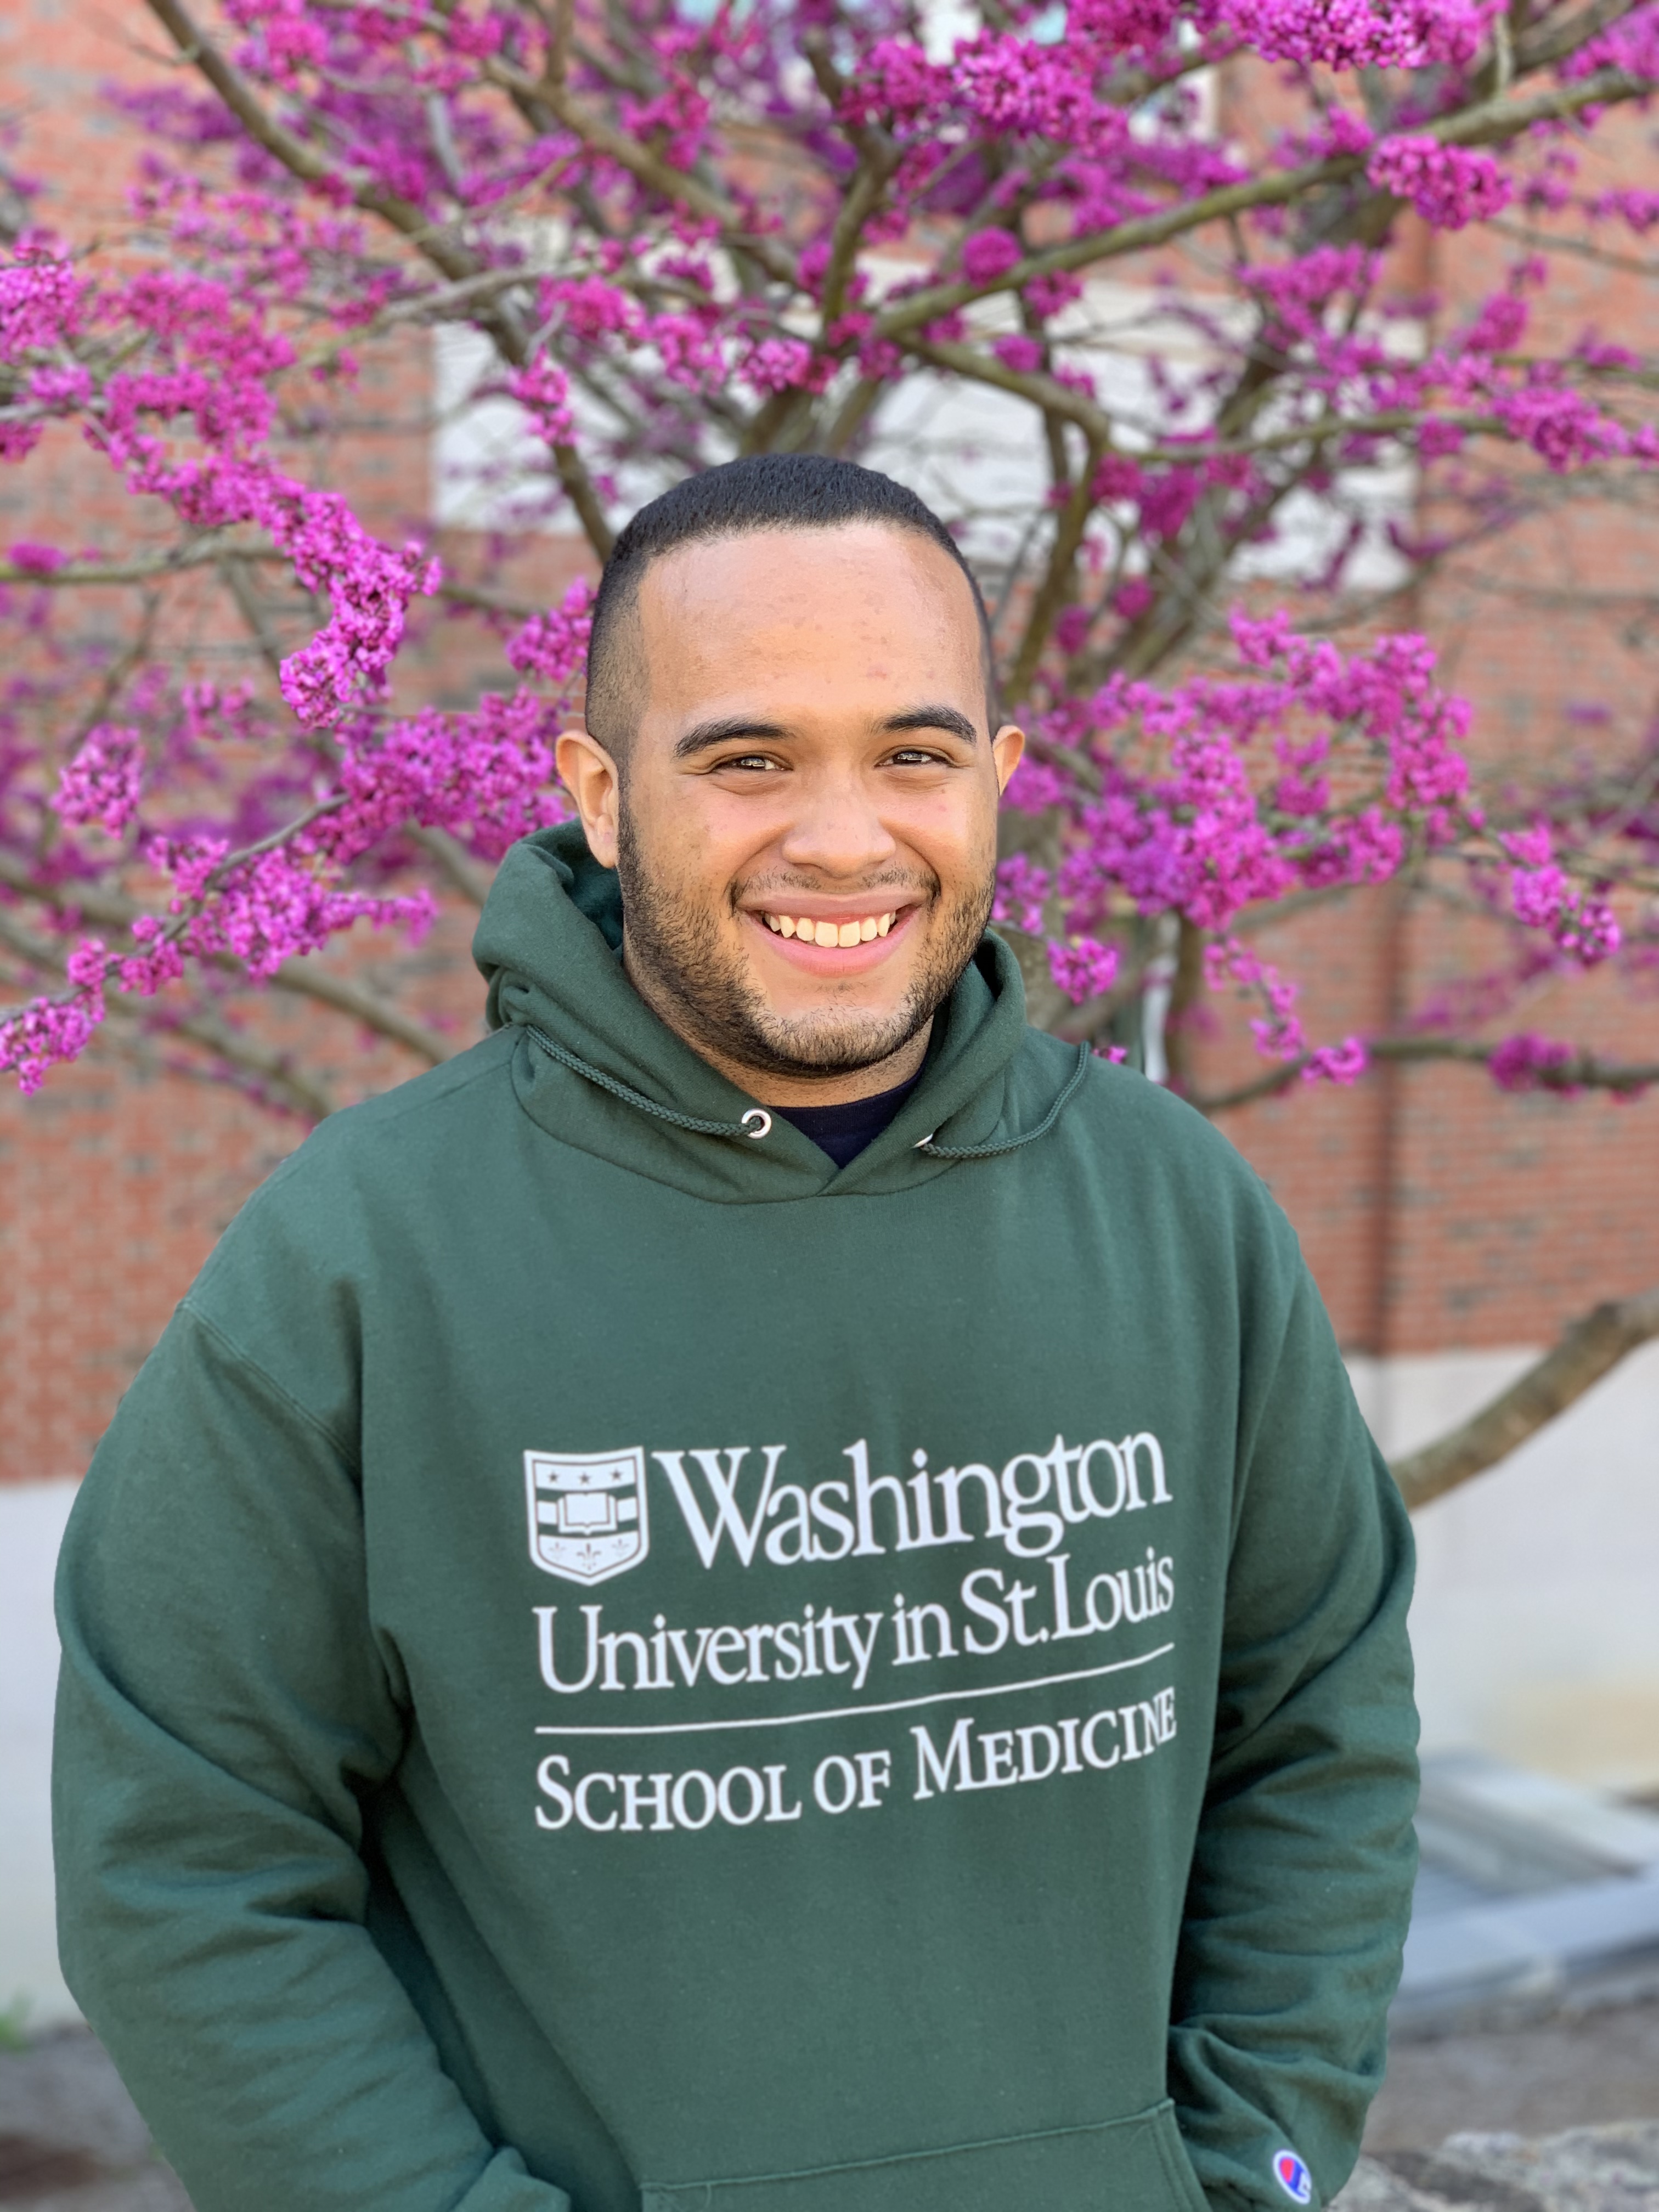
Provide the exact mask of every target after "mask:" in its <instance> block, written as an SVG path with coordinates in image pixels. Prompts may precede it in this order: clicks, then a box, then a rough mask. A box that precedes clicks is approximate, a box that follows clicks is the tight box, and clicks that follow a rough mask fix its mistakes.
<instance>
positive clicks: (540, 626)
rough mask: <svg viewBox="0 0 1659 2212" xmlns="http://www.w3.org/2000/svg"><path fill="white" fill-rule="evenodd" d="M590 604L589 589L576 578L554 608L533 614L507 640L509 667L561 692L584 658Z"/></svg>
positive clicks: (590, 625) (590, 628) (582, 578)
mask: <svg viewBox="0 0 1659 2212" xmlns="http://www.w3.org/2000/svg"><path fill="white" fill-rule="evenodd" d="M592 605H593V592H592V586H591V585H590V584H589V583H588V581H587V580H586V577H585V576H579V577H578V578H577V579H576V580H575V582H574V584H572V585H571V586H569V588H568V591H567V592H565V595H564V598H563V599H562V601H561V602H560V604H559V605H557V606H556V607H550V608H549V610H548V611H547V612H546V613H545V614H542V615H532V617H530V620H529V621H528V622H527V623H526V624H525V625H524V627H523V629H520V630H517V631H515V632H514V633H513V635H512V636H511V637H510V638H509V639H508V640H507V660H508V662H509V663H510V665H512V666H513V667H514V668H516V669H517V670H518V671H519V673H520V675H521V676H537V677H539V678H541V680H542V682H543V683H544V684H553V685H554V686H555V687H556V688H557V689H559V690H562V689H563V688H564V687H565V686H566V685H567V684H569V683H570V682H571V681H572V679H573V678H574V677H575V676H576V674H577V673H578V671H580V668H581V665H582V664H583V662H584V660H585V659H586V657H587V640H588V634H589V632H590V631H591V630H592V627H593V619H592Z"/></svg>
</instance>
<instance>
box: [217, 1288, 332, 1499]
mask: <svg viewBox="0 0 1659 2212" xmlns="http://www.w3.org/2000/svg"><path fill="white" fill-rule="evenodd" d="M179 1310H180V1312H182V1313H187V1314H188V1315H189V1316H190V1317H191V1321H193V1322H195V1323H196V1325H197V1328H201V1329H204V1330H205V1331H206V1333H207V1334H208V1335H210V1336H212V1337H216V1338H217V1340H218V1341H219V1342H220V1343H221V1344H222V1346H224V1348H225V1350H226V1351H227V1352H228V1353H229V1354H230V1356H231V1358H233V1359H234V1361H235V1362H236V1364H238V1366H240V1367H246V1369H247V1370H248V1371H249V1372H250V1374H253V1375H257V1376H258V1378H259V1380H260V1381H261V1382H262V1383H264V1386H265V1388H266V1389H267V1390H269V1391H270V1394H271V1395H272V1396H273V1397H275V1398H280V1399H281V1400H282V1401H283V1405H285V1406H286V1407H288V1409H289V1412H290V1413H295V1414H297V1415H298V1417H299V1418H300V1419H301V1420H302V1421H303V1422H304V1423H305V1425H306V1426H307V1428H308V1429H313V1430H314V1431H316V1433H317V1434H318V1435H319V1437H321V1438H322V1439H323V1441H324V1443H325V1444H327V1445H328V1447H329V1449H330V1450H331V1451H332V1452H334V1453H335V1454H337V1456H338V1457H339V1458H340V1459H341V1460H342V1461H343V1462H344V1464H345V1465H346V1466H347V1467H348V1468H350V1469H351V1471H352V1473H353V1474H356V1473H357V1472H358V1471H359V1469H358V1464H357V1455H356V1453H355V1452H354V1451H353V1450H352V1449H351V1448H350V1446H349V1444H346V1443H342V1441H341V1440H340V1438H339V1437H337V1436H336V1435H335V1433H334V1431H333V1430H332V1429H331V1428H330V1427H329V1425H328V1423H327V1422H326V1421H325V1420H324V1419H321V1417H320V1416H319V1415H318V1414H316V1413H313V1412H312V1410H311V1408H310V1407H309V1406H307V1405H305V1404H302V1403H301V1401H300V1400H299V1399H298V1398H296V1397H295V1395H294V1393H293V1392H292V1391H291V1390H290V1389H288V1387H287V1386H286V1384H284V1383H279V1382H278V1381H277V1379H276V1376H274V1375H273V1374H272V1373H271V1372H270V1369H269V1368H268V1367H265V1366H264V1365H263V1364H261V1363H260V1362H259V1361H258V1360H257V1359H256V1358H254V1357H253V1355H252V1352H245V1351H244V1350H243V1348H242V1346H240V1344H238V1343H237V1341H236V1340H235V1338H234V1337H233V1336H231V1335H229V1334H228V1333H227V1332H226V1331H225V1330H224V1329H223V1328H221V1327H220V1325H219V1323H218V1322H216V1321H215V1320H214V1319H213V1318H212V1317H211V1316H210V1315H208V1314H204V1312H203V1311H202V1309H201V1308H200V1306H198V1305H197V1304H195V1303H194V1300H193V1298H192V1296H191V1293H190V1292H189V1291H186V1292H185V1296H184V1297H182V1298H181V1299H180V1300H179Z"/></svg>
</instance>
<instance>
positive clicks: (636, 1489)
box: [524, 1444, 651, 1583]
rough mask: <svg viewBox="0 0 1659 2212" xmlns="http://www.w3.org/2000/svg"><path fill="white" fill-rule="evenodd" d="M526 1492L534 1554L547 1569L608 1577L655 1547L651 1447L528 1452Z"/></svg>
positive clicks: (583, 1579) (581, 1579)
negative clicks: (649, 1490)
mask: <svg viewBox="0 0 1659 2212" xmlns="http://www.w3.org/2000/svg"><path fill="white" fill-rule="evenodd" d="M524 1486H525V1497H526V1502H527V1504H528V1506H529V1510H530V1556H531V1558H532V1559H533V1560H534V1561H535V1562H536V1565H538V1567H540V1568H541V1569H542V1571H543V1572H544V1573H545V1574H550V1575H561V1576H562V1577H564V1579H565V1581H567V1582H572V1583H603V1582H608V1581H609V1580H610V1578H611V1576H612V1575H619V1574H622V1573H623V1572H624V1571H626V1570H627V1569H628V1568H629V1567H636V1566H638V1565H639V1564H640V1561H641V1559H643V1558H644V1557H645V1555H646V1553H647V1551H648V1550H649V1549H650V1544H651V1528H650V1521H649V1518H648V1516H647V1510H646V1498H645V1451H644V1448H643V1447H642V1446H641V1445H639V1444H635V1446H634V1447H633V1449H631V1450H629V1451H617V1452H591V1453H588V1454H586V1455H578V1454H574V1453H571V1452H537V1451H527V1452H526V1454H525V1455H524Z"/></svg>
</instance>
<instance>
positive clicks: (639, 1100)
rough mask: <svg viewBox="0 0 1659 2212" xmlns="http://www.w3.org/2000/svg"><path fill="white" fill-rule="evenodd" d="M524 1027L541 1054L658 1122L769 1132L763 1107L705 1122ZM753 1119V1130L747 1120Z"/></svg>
mask: <svg viewBox="0 0 1659 2212" xmlns="http://www.w3.org/2000/svg"><path fill="white" fill-rule="evenodd" d="M525 1028H526V1030H527V1031H528V1032H529V1034H530V1035H531V1036H533V1037H534V1038H535V1040H536V1042H537V1043H538V1045H540V1047H541V1048H542V1050H543V1051H544V1053H547V1054H550V1056H551V1057H552V1058H553V1059H555V1060H557V1061H558V1062H559V1064H560V1066H562V1067H568V1069H569V1070H570V1072H571V1073H572V1074H573V1075H580V1076H584V1077H586V1080H587V1081H588V1082H589V1083H596V1084H598V1085H599V1089H600V1090H601V1091H609V1092H610V1093H611V1097H613V1098H620V1099H621V1100H622V1102H623V1105H625V1106H636V1107H637V1108H638V1109H639V1110H640V1112H641V1114H654V1115H656V1117H657V1119H658V1121H671V1122H672V1123H673V1125H674V1127H676V1128H677V1129H690V1131H691V1133H692V1134H693V1135H694V1136H698V1137H747V1138H749V1139H750V1140H751V1141H757V1140H758V1139H760V1138H762V1137H767V1136H769V1135H770V1134H771V1133H772V1116H771V1115H769V1113H768V1112H767V1110H766V1109H765V1108H764V1107H763V1106H751V1107H750V1109H749V1111H748V1112H747V1113H746V1114H745V1115H744V1117H743V1119H742V1121H702V1120H701V1119H700V1118H699V1117H698V1116H697V1115H696V1114H677V1113H676V1112H675V1111H674V1109H673V1108H672V1107H671V1106H659V1105H658V1103H657V1102H656V1100H655V1099H654V1098H647V1097H646V1095H645V1093H644V1092H643V1091H635V1090H634V1089H632V1088H631V1087H630V1086H629V1085H628V1084H626V1083H618V1082H617V1079H615V1077H614V1076H610V1075H602V1074H601V1073H599V1069H598V1068H597V1067H590V1066H588V1064H587V1062H586V1060H578V1059H577V1057H576V1055H575V1054H574V1052H567V1051H566V1050H565V1048H564V1047H563V1046H562V1044H555V1043H554V1042H553V1040H552V1038H551V1037H550V1036H549V1035H548V1034H547V1032H546V1030H538V1028H537V1027H536V1025H535V1024H534V1023H533V1022H526V1024H525ZM751 1121H752V1122H754V1123H755V1124H756V1127H753V1128H752V1129H751V1128H750V1126H749V1125H750V1122H751Z"/></svg>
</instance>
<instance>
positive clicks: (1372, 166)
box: [1365, 132, 1515, 230]
mask: <svg viewBox="0 0 1659 2212" xmlns="http://www.w3.org/2000/svg"><path fill="white" fill-rule="evenodd" d="M1365 173H1366V175H1367V176H1368V177H1369V178H1370V181H1371V182H1372V184H1374V185H1382V186H1383V187H1384V189H1385V190H1387V191H1391V192H1396V193H1398V194H1399V196H1400V197H1401V199H1404V200H1409V201H1410V202H1411V204H1412V205H1413V207H1414V208H1415V209H1416V210H1417V212H1418V213H1419V215H1420V216H1422V218H1423V220H1424V222H1428V223H1432V224H1433V225H1434V227H1435V228H1436V229H1437V230H1462V228H1464V226H1465V225H1466V224H1468V223H1471V222H1485V221H1486V220H1487V219H1488V218H1490V217H1491V216H1495V215H1500V214H1501V213H1502V212H1503V210H1504V209H1505V208H1506V207H1507V206H1508V205H1509V204H1510V201H1511V200H1512V199H1513V198H1514V197H1515V183H1514V179H1512V178H1510V177H1509V176H1506V175H1505V174H1504V171H1503V170H1502V169H1500V168H1499V167H1498V163H1497V161H1495V160H1494V159H1493V157H1492V155H1490V154H1486V153H1480V152H1471V151H1470V150H1469V149H1468V148H1466V147H1462V146H1443V145H1442V144H1441V143H1440V142H1439V140H1438V139H1437V138H1432V137H1430V136H1429V135H1428V134H1427V132H1421V133H1419V134H1417V135H1415V136H1411V135H1407V136H1404V137H1398V138H1385V139H1384V140H1383V143H1382V144H1381V145H1380V146H1378V147H1377V149H1376V151H1375V152H1374V153H1373V154H1372V155H1371V157H1370V162H1369V163H1368V164H1367V167H1366V171H1365Z"/></svg>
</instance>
